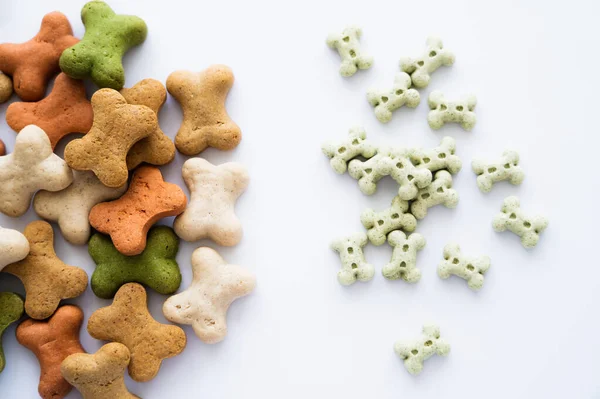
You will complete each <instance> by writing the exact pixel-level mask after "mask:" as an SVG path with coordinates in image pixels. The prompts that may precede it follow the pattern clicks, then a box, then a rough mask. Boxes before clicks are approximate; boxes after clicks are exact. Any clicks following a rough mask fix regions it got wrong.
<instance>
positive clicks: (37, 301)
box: [3, 220, 88, 320]
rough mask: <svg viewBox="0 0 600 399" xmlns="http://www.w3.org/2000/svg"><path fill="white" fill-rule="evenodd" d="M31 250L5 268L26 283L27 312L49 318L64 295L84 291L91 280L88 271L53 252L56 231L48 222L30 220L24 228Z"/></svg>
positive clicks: (65, 296) (69, 295)
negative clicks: (67, 261)
mask: <svg viewBox="0 0 600 399" xmlns="http://www.w3.org/2000/svg"><path fill="white" fill-rule="evenodd" d="M25 237H27V240H28V241H29V247H30V252H29V255H27V257H26V258H25V259H23V260H21V261H19V262H17V263H13V264H12V265H9V266H6V267H5V268H4V270H3V272H6V273H10V274H12V275H14V276H16V277H18V278H19V279H20V280H21V281H22V282H23V285H24V286H25V294H26V295H25V312H27V314H28V315H29V317H31V318H32V319H36V320H42V319H46V318H48V317H50V316H52V314H53V313H54V311H55V310H56V308H57V307H58V305H59V303H60V301H61V300H62V299H69V298H75V297H78V296H79V295H81V294H82V293H83V292H84V291H85V289H86V288H87V284H88V276H87V273H86V272H85V271H84V270H83V269H80V268H79V267H75V266H69V265H66V264H65V263H64V262H63V261H62V260H60V259H59V258H58V256H56V253H55V252H54V232H53V231H52V226H50V224H49V223H47V222H44V221H42V220H36V221H35V222H31V223H29V224H28V225H27V227H26V228H25Z"/></svg>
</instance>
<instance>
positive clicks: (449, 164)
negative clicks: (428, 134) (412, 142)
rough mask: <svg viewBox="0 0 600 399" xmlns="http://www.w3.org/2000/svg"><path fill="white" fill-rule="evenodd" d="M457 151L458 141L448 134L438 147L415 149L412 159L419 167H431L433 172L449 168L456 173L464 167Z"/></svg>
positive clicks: (449, 170)
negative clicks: (456, 153)
mask: <svg viewBox="0 0 600 399" xmlns="http://www.w3.org/2000/svg"><path fill="white" fill-rule="evenodd" d="M455 152H456V141H455V140H454V139H453V138H452V137H448V136H446V137H444V138H443V139H442V141H441V143H440V145H439V146H437V147H434V148H427V149H424V148H415V149H413V151H412V152H411V154H410V159H411V161H412V163H413V165H415V166H416V167H417V168H425V169H429V170H430V171H431V172H436V171H438V170H440V169H447V170H448V172H450V173H452V174H453V175H454V174H456V173H458V172H459V171H460V169H461V168H462V161H461V160H460V158H459V157H458V156H456V155H455Z"/></svg>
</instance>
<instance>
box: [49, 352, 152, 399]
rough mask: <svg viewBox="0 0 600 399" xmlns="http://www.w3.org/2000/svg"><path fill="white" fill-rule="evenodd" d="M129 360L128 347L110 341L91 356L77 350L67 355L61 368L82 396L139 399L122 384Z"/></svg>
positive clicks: (94, 398) (105, 398)
mask: <svg viewBox="0 0 600 399" xmlns="http://www.w3.org/2000/svg"><path fill="white" fill-rule="evenodd" d="M130 360H131V355H130V353H129V349H127V347H126V346H125V345H123V344H119V343H117V342H112V343H110V344H106V345H104V346H103V347H102V348H100V349H99V350H98V352H96V353H94V354H93V355H88V354H87V353H76V354H73V355H71V356H69V357H67V358H66V359H65V360H64V361H63V362H62V364H61V366H60V371H61V373H62V375H63V377H64V378H65V380H67V381H68V382H69V383H70V384H72V385H73V386H74V387H75V389H77V390H78V391H79V392H81V395H82V396H83V398H84V399H108V398H110V399H140V398H139V397H138V396H135V395H133V394H131V393H130V392H129V391H128V390H127V387H126V386H125V379H124V378H123V374H124V372H125V369H126V368H127V366H128V365H129V362H130Z"/></svg>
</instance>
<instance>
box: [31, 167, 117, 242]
mask: <svg viewBox="0 0 600 399" xmlns="http://www.w3.org/2000/svg"><path fill="white" fill-rule="evenodd" d="M125 190H127V184H125V185H124V186H122V187H118V188H111V187H106V186H105V185H104V184H102V182H101V181H100V180H98V178H97V177H96V175H95V174H94V173H93V172H91V171H79V170H75V171H73V184H71V185H70V186H69V187H67V188H66V189H64V190H62V191H58V192H50V191H43V190H42V191H38V192H37V194H36V195H35V197H34V198H33V209H34V210H35V213H37V214H38V216H40V217H41V218H44V219H46V220H50V221H52V222H58V227H59V228H60V231H61V232H62V234H63V236H64V237H65V239H66V240H67V241H69V242H70V243H71V244H75V245H84V244H85V243H87V241H88V239H89V238H90V229H91V228H90V222H89V220H88V217H89V214H90V211H91V210H92V207H93V206H94V205H96V204H98V203H100V202H102V201H108V200H111V199H115V198H118V197H120V196H121V195H122V194H123V193H124V192H125Z"/></svg>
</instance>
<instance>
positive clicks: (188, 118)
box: [167, 65, 242, 155]
mask: <svg viewBox="0 0 600 399" xmlns="http://www.w3.org/2000/svg"><path fill="white" fill-rule="evenodd" d="M232 86H233V72H232V71H231V69H230V68H229V67H228V66H226V65H212V66H210V67H209V68H208V69H205V70H204V71H202V72H198V73H194V72H188V71H176V72H173V73H172V74H170V75H169V77H168V78H167V90H168V91H169V93H171V95H172V96H173V97H175V99H176V100H177V101H179V103H180V104H181V108H182V109H183V122H182V123H181V127H180V128H179V131H178V132H177V135H176V136H175V146H176V147H177V149H178V150H179V151H180V152H181V153H182V154H185V155H197V154H199V153H201V152H202V151H204V150H205V149H206V148H208V147H214V148H217V149H219V150H232V149H234V148H235V147H237V145H238V144H239V143H240V141H241V140H242V132H241V130H240V128H239V127H238V125H236V124H235V122H234V121H233V120H231V118H230V117H229V115H228V114H227V110H226V109H225V100H226V99H227V94H228V93H229V89H231V87H232Z"/></svg>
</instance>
